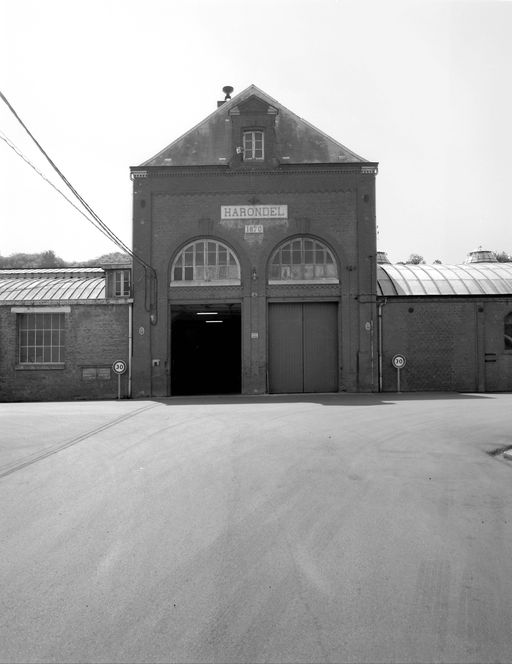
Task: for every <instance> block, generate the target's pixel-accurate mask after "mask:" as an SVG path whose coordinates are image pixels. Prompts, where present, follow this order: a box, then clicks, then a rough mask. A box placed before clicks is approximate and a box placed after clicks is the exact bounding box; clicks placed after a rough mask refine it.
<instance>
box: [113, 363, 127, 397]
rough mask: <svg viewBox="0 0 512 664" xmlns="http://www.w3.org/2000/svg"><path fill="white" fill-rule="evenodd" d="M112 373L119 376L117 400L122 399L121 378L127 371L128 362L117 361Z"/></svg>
mask: <svg viewBox="0 0 512 664" xmlns="http://www.w3.org/2000/svg"><path fill="white" fill-rule="evenodd" d="M112 371H113V372H114V373H116V374H117V398H118V399H121V376H122V374H124V373H125V371H126V362H125V361H124V360H116V361H115V362H114V363H113V364H112Z"/></svg>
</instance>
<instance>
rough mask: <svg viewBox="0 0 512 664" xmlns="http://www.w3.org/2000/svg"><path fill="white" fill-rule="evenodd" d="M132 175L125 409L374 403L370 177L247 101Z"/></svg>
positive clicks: (248, 94) (253, 93)
mask: <svg viewBox="0 0 512 664" xmlns="http://www.w3.org/2000/svg"><path fill="white" fill-rule="evenodd" d="M227 90H228V93H227V97H229V92H230V89H229V88H228V89H227ZM131 171H132V179H133V183H134V194H133V248H134V252H135V253H136V254H138V255H139V256H141V257H142V258H143V259H144V260H145V261H146V262H147V263H149V264H150V265H152V266H153V268H154V269H155V271H156V280H149V279H148V275H147V274H145V272H144V270H143V269H142V268H139V267H138V266H134V270H135V274H134V285H135V296H134V355H133V395H134V396H148V395H154V396H166V395H177V394H211V393H225V392H231V393H236V392H238V393H243V394H263V393H266V392H271V393H284V392H337V391H339V390H348V391H362V392H367V391H372V390H376V389H377V386H378V376H377V345H376V344H377V337H376V334H375V320H376V278H375V268H376V265H375V255H376V244H375V243H376V230H375V229H376V225H375V176H376V173H377V164H376V163H375V162H372V161H367V160H366V159H363V158H362V157H360V156H358V155H357V154H355V153H354V152H352V151H351V150H349V149H348V148H346V147H344V146H343V145H341V144H340V143H338V142H337V141H335V140H334V139H332V138H330V137H329V136H326V135H325V134H324V133H323V132H321V131H319V130H318V129H316V128H315V127H313V126H312V125H310V124H309V123H307V122H305V121H304V120H302V119H301V118H299V117H298V116H296V115H295V114H294V113H292V112H291V111H289V110H288V109H286V108H285V107H284V106H282V105H281V104H280V103H279V102H277V101H276V100H274V99H272V98H271V97H269V96H268V95H267V94H265V93H264V92H262V91H261V90H259V89H258V88H256V87H255V86H250V87H249V88H247V89H246V90H244V91H243V92H241V93H240V94H238V95H237V96H236V97H234V98H233V99H230V98H228V99H226V100H225V101H224V102H219V104H218V107H217V109H216V110H215V111H214V112H213V113H212V114H211V115H210V116H209V117H207V118H206V119H205V120H204V121H203V122H201V123H200V124H198V125H197V126H196V127H194V128H193V129H191V130H190V131H189V132H187V133H186V134H185V135H183V136H182V137H181V138H178V139H177V140H176V141H174V142H173V143H171V144H170V145H169V146H168V147H166V148H165V149H163V150H162V151H161V152H160V153H159V154H157V155H156V156H154V157H152V158H151V159H149V160H147V161H146V162H145V163H143V164H141V165H140V166H138V167H134V168H132V169H131ZM150 281H156V283H153V284H151V283H150Z"/></svg>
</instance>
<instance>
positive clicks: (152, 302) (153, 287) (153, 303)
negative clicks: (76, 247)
mask: <svg viewBox="0 0 512 664" xmlns="http://www.w3.org/2000/svg"><path fill="white" fill-rule="evenodd" d="M0 98H1V99H2V100H3V102H4V103H5V104H6V106H7V107H8V108H9V110H10V111H11V113H12V114H13V115H14V117H15V118H16V120H17V121H18V122H19V124H20V125H21V126H22V127H23V129H24V130H25V131H26V133H27V134H28V135H29V136H30V138H31V139H32V140H33V142H34V143H35V144H36V146H37V147H38V149H39V150H40V152H41V153H42V154H43V155H44V157H45V158H46V159H47V161H48V162H49V163H50V165H51V166H52V168H53V169H54V170H55V172H56V173H57V174H58V175H59V177H60V178H61V179H62V181H63V182H64V183H65V184H66V186H67V187H68V188H69V189H70V191H71V192H72V193H73V195H74V196H75V197H76V198H77V199H78V200H79V202H80V203H81V204H82V205H83V207H84V208H85V209H86V210H87V212H88V213H89V214H90V215H91V217H92V218H93V219H94V221H95V222H96V223H93V225H94V226H95V228H97V229H98V230H100V232H102V233H103V234H104V235H105V236H106V237H108V238H109V239H110V240H111V241H112V242H114V244H116V245H117V246H118V247H119V248H121V249H122V250H123V251H124V252H126V253H127V254H128V255H129V256H131V257H132V258H133V259H134V260H136V261H137V262H138V263H140V264H141V265H142V267H143V268H144V272H145V275H146V278H145V302H144V307H145V309H146V311H148V312H150V311H153V313H152V314H151V316H150V322H151V324H153V325H155V324H156V322H157V320H158V278H157V274H156V270H155V269H154V268H153V267H152V266H151V265H149V264H148V263H146V261H145V260H144V259H142V258H141V257H140V256H138V255H137V254H135V253H134V252H133V251H132V250H131V249H130V248H129V247H128V246H127V245H126V244H125V243H124V242H123V241H122V240H121V239H120V238H118V237H117V235H116V234H115V233H114V232H113V231H112V230H111V229H110V228H109V227H108V226H107V224H105V223H104V222H103V220H102V219H101V218H100V217H99V216H98V215H97V214H96V212H95V211H94V210H93V209H92V208H91V206H90V205H89V204H88V203H87V201H86V200H85V199H84V198H83V197H82V196H81V195H80V194H79V193H78V191H77V190H76V189H75V188H74V187H73V185H72V184H71V182H70V181H69V180H68V179H67V178H66V176H65V175H64V173H62V171H61V170H60V169H59V168H58V167H57V165H56V164H55V162H54V161H53V160H52V159H51V158H50V156H49V155H48V153H47V152H46V151H45V150H44V148H43V147H42V146H41V144H40V143H39V141H38V140H37V139H36V138H35V136H34V135H33V134H32V132H31V131H30V130H29V129H28V127H27V126H26V124H25V123H24V122H23V120H22V119H21V117H20V116H19V115H18V113H17V112H16V111H15V109H14V107H13V106H12V104H10V102H9V101H8V100H7V98H6V97H5V95H4V94H3V93H2V92H1V91H0ZM5 142H6V143H7V141H5ZM7 145H9V143H7ZM9 147H11V146H9ZM12 149H14V148H12ZM15 152H17V149H15ZM19 156H21V154H20V155H19ZM22 158H23V159H24V161H27V160H26V159H25V158H24V157H22ZM27 163H29V162H28V161H27ZM29 165H31V166H32V164H30V163H29ZM33 168H34V170H36V171H37V169H35V167H33ZM42 177H43V179H45V180H47V178H45V177H44V176H42ZM47 181H48V180H47ZM48 182H49V184H52V183H51V182H50V181H48ZM52 186H54V185H53V184H52ZM54 188H55V189H56V190H57V191H60V190H59V189H57V187H54ZM60 193H61V194H62V192H60ZM62 195H63V194H62ZM64 198H66V200H68V199H67V197H65V196H64ZM68 202H71V201H69V200H68ZM73 207H75V208H76V206H75V205H73ZM76 209H78V208H76ZM83 216H85V218H86V219H87V220H88V221H90V222H91V223H92V221H91V220H90V219H89V218H88V217H87V216H86V215H83ZM148 273H149V306H148V284H147V281H148V279H147V277H148Z"/></svg>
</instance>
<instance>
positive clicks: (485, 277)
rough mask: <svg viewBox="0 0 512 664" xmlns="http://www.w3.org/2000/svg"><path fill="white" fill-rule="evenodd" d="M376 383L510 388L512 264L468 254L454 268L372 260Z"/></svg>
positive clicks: (389, 387) (408, 387)
mask: <svg viewBox="0 0 512 664" xmlns="http://www.w3.org/2000/svg"><path fill="white" fill-rule="evenodd" d="M377 277H378V295H379V297H378V320H379V368H380V371H379V376H380V379H379V383H380V385H379V388H380V390H381V391H384V392H389V391H395V390H396V388H397V371H396V369H395V368H394V367H393V365H392V360H393V357H394V356H395V355H397V354H400V355H403V356H404V357H405V358H406V365H405V367H404V368H403V369H402V370H401V371H400V374H401V375H400V381H401V389H402V391H404V392H415V391H429V390H437V391H454V392H510V391H512V263H498V262H497V260H496V257H495V256H494V254H493V253H492V252H489V251H481V250H478V251H474V252H471V253H470V254H469V259H468V260H467V261H466V263H463V264H460V265H402V264H397V265H394V264H391V263H389V261H386V260H385V259H384V258H383V257H382V256H381V257H380V260H379V264H378V271H377Z"/></svg>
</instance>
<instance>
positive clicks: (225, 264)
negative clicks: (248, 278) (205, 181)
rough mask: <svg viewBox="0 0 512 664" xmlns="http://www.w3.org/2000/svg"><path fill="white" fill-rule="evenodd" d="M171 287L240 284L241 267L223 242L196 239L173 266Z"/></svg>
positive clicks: (179, 255) (180, 254)
mask: <svg viewBox="0 0 512 664" xmlns="http://www.w3.org/2000/svg"><path fill="white" fill-rule="evenodd" d="M171 279H172V281H171V285H174V286H179V285H183V286H187V285H190V284H191V283H192V284H195V285H205V284H210V283H212V282H215V283H216V285H222V284H239V283H240V265H239V263H238V260H237V258H236V256H235V254H234V253H233V252H232V251H231V249H229V247H227V246H226V245H225V244H222V243H221V242H215V241H214V240H197V241H196V242H192V243H191V244H189V245H187V246H186V247H185V248H184V249H183V250H182V251H181V252H180V253H179V254H178V256H177V257H176V259H175V261H174V263H173V266H172V277H171Z"/></svg>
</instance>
